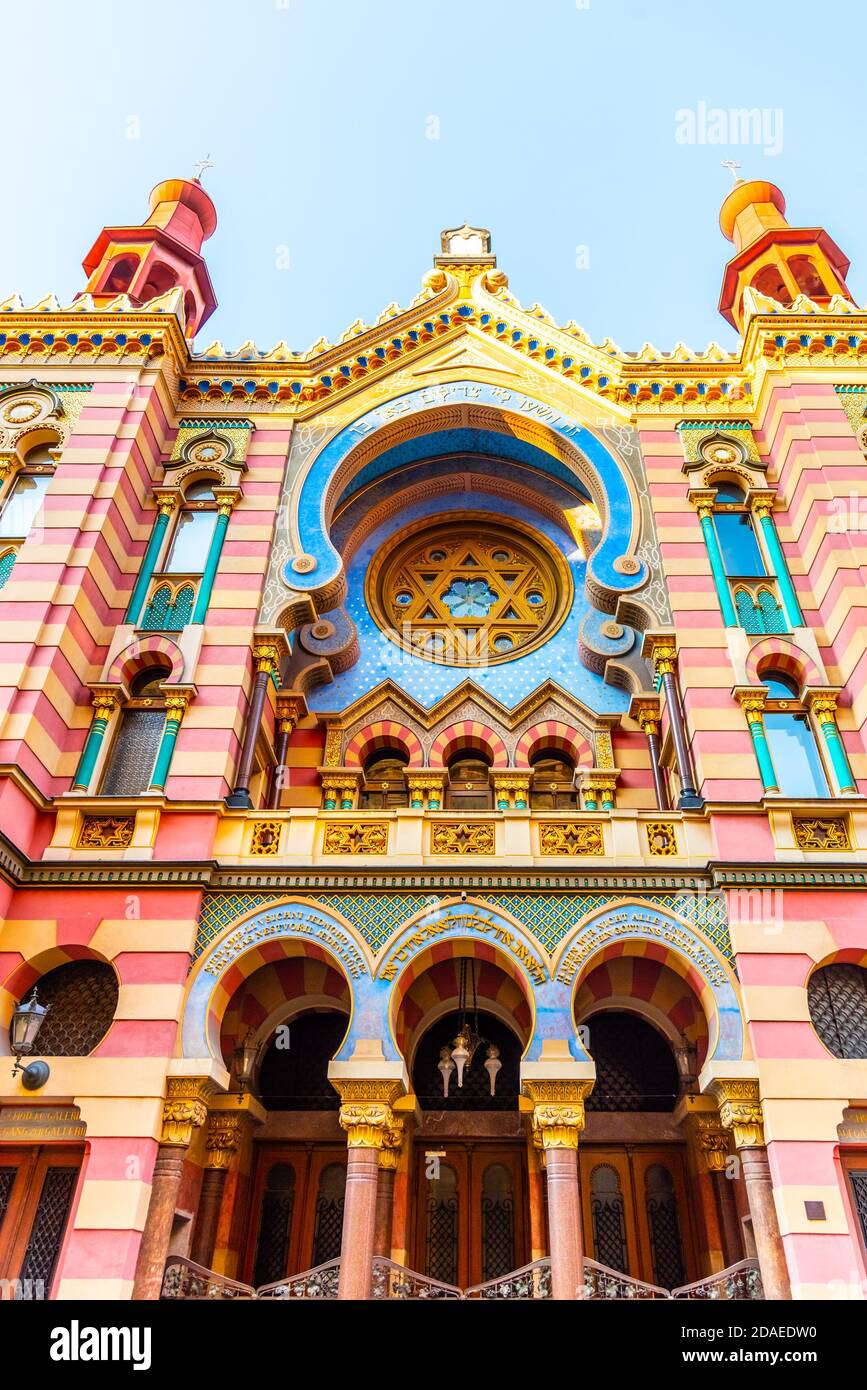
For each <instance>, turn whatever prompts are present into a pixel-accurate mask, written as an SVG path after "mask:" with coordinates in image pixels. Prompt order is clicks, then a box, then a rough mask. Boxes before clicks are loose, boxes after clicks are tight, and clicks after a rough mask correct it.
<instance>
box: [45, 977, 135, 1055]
mask: <svg viewBox="0 0 867 1390" xmlns="http://www.w3.org/2000/svg"><path fill="white" fill-rule="evenodd" d="M117 994H118V986H117V976H116V975H115V973H114V971H113V970H112V968H111V966H110V965H106V964H105V963H104V962H103V961H98V960H74V961H70V962H69V963H68V964H67V965H59V966H58V967H57V969H56V970H51V971H49V973H48V974H47V975H43V977H42V979H41V980H38V981H37V983H36V995H37V998H38V1000H39V1003H40V1004H47V1005H48V1012H47V1014H46V1015H45V1019H44V1021H43V1024H42V1027H41V1028H40V1030H39V1051H40V1053H41V1054H43V1055H44V1056H46V1057H85V1056H87V1054H88V1053H89V1052H92V1051H93V1049H94V1048H95V1047H96V1045H97V1043H98V1042H100V1041H101V1040H102V1038H104V1037H105V1035H106V1033H107V1032H108V1029H109V1027H110V1025H111V1022H112V1019H113V1018H114V1014H115V1010H116V1008H117ZM26 997H27V998H29V997H30V996H29V995H28V996H26Z"/></svg>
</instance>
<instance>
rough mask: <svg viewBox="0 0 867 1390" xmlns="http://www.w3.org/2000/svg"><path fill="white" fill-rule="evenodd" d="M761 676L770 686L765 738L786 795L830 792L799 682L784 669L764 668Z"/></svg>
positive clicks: (823, 794) (766, 708)
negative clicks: (766, 669)
mask: <svg viewBox="0 0 867 1390" xmlns="http://www.w3.org/2000/svg"><path fill="white" fill-rule="evenodd" d="M761 680H762V684H763V685H766V686H767V688H768V698H767V700H766V703H765V714H764V726H765V738H766V739H767V742H768V747H769V748H770V750H771V761H772V762H773V764H774V772H775V773H776V779H777V786H778V787H779V789H780V791H781V792H782V794H783V796H803V797H813V796H829V795H830V792H829V785H828V776H827V773H826V772H825V767H824V764H823V762H822V756H821V754H820V752H819V748H818V745H817V743H816V739H815V736H814V734H813V729H812V726H811V724H810V716H809V714H808V713H807V711H806V709H805V708H804V706H803V705H802V704H801V702H800V699H799V698H798V687H797V685H796V683H795V682H794V680H793V679H792V677H791V676H789V675H786V674H784V673H783V672H781V671H766V672H763V674H762V677H761Z"/></svg>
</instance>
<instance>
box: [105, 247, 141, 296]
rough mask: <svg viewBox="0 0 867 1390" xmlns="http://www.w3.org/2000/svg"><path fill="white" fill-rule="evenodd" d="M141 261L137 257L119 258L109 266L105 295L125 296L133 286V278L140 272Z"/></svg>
mask: <svg viewBox="0 0 867 1390" xmlns="http://www.w3.org/2000/svg"><path fill="white" fill-rule="evenodd" d="M138 267H139V260H138V257H137V256H118V258H117V260H116V261H113V262H112V264H111V265H110V266H109V269H108V274H107V275H106V277H105V283H104V284H103V287H102V293H103V294H125V293H126V291H127V290H128V289H129V287H130V285H131V284H132V281H133V277H134V275H135V273H136V271H137V270H138Z"/></svg>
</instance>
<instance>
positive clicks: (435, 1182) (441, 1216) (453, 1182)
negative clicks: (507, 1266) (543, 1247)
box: [424, 1163, 508, 1284]
mask: <svg viewBox="0 0 867 1390" xmlns="http://www.w3.org/2000/svg"><path fill="white" fill-rule="evenodd" d="M424 1268H425V1274H426V1275H427V1276H428V1278H429V1279H439V1280H440V1282H441V1283H443V1284H456V1283H457V1282H458V1176H457V1173H456V1172H455V1170H454V1168H452V1166H451V1164H449V1163H443V1164H441V1165H440V1171H439V1177H436V1178H433V1179H432V1180H431V1182H430V1183H429V1184H428V1195H427V1201H426V1203H425V1266H424ZM506 1272H508V1271H506Z"/></svg>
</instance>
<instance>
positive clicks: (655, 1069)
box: [585, 1011, 678, 1110]
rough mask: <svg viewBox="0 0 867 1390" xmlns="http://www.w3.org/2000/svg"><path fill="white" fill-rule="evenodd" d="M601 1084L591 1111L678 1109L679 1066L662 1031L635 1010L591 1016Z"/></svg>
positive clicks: (596, 1088)
mask: <svg viewBox="0 0 867 1390" xmlns="http://www.w3.org/2000/svg"><path fill="white" fill-rule="evenodd" d="M587 1026H588V1028H589V1030H590V1043H589V1052H590V1055H591V1057H592V1058H593V1060H594V1062H595V1063H596V1085H595V1086H594V1087H593V1090H592V1091H591V1092H590V1095H589V1096H588V1097H587V1100H586V1102H585V1106H586V1109H588V1110H673V1109H674V1103H675V1100H676V1098H677V1092H678V1080H677V1067H676V1065H675V1061H674V1056H673V1054H672V1051H671V1048H670V1047H669V1046H668V1043H667V1042H666V1041H665V1039H664V1038H663V1036H662V1034H661V1033H658V1032H657V1031H656V1029H655V1028H652V1027H651V1025H650V1024H649V1023H645V1022H644V1020H643V1019H640V1018H636V1016H635V1015H634V1014H628V1013H619V1012H617V1011H612V1012H610V1013H603V1014H594V1015H593V1016H592V1017H591V1018H590V1019H588V1020H587Z"/></svg>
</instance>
